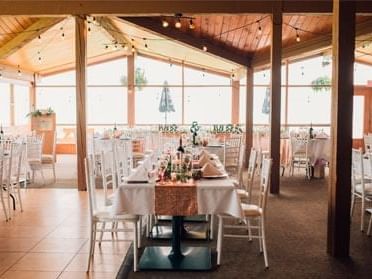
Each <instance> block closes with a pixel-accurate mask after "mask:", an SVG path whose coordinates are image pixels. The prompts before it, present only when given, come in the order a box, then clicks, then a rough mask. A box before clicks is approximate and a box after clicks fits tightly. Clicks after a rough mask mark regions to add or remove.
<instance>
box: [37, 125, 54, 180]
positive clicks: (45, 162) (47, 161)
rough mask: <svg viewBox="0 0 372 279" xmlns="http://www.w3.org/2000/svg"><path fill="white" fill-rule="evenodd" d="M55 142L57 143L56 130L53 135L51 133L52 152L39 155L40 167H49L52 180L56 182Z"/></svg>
mask: <svg viewBox="0 0 372 279" xmlns="http://www.w3.org/2000/svg"><path fill="white" fill-rule="evenodd" d="M56 144H57V131H55V132H54V135H53V147H52V154H42V155H41V164H42V167H43V168H45V167H47V168H51V169H52V170H53V182H56V168H55V161H56Z"/></svg>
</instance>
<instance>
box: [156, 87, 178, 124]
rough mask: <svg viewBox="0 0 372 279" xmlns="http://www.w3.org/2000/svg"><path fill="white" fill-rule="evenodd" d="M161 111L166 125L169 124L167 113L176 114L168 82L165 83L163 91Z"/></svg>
mask: <svg viewBox="0 0 372 279" xmlns="http://www.w3.org/2000/svg"><path fill="white" fill-rule="evenodd" d="M159 111H160V112H164V120H165V124H167V113H168V112H175V109H174V105H173V101H172V98H171V95H170V94H169V87H168V82H167V81H164V85H163V89H162V91H161V97H160V104H159Z"/></svg>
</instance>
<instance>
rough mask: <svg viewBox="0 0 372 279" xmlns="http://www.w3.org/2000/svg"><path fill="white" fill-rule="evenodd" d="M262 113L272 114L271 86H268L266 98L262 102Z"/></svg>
mask: <svg viewBox="0 0 372 279" xmlns="http://www.w3.org/2000/svg"><path fill="white" fill-rule="evenodd" d="M262 113H263V114H270V88H269V87H267V88H266V95H265V99H264V101H263V103H262Z"/></svg>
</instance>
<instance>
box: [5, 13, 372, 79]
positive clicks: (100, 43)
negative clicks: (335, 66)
mask: <svg viewBox="0 0 372 279" xmlns="http://www.w3.org/2000/svg"><path fill="white" fill-rule="evenodd" d="M184 16H188V17H192V18H193V20H192V21H193V24H194V26H195V28H194V29H190V28H189V23H190V22H189V20H190V19H186V18H184V19H181V23H182V27H181V28H180V29H177V28H175V27H174V24H175V22H176V21H177V18H175V17H174V16H166V17H164V16H160V17H151V19H152V20H153V21H154V22H158V23H159V25H161V24H162V20H163V19H166V20H167V21H168V22H169V26H168V27H167V28H169V29H174V30H175V32H184V33H187V34H188V35H190V36H192V37H194V38H196V39H198V40H200V41H201V42H202V39H204V38H205V39H208V40H209V41H212V42H215V43H216V45H218V46H219V47H222V48H224V47H225V48H226V49H229V50H231V49H232V50H234V49H235V50H236V51H237V52H239V53H241V52H244V53H247V54H248V55H249V56H251V57H253V56H254V55H260V54H265V53H267V52H268V51H269V48H270V24H271V22H270V21H271V19H270V17H269V16H268V15H264V14H261V15H226V14H223V15H222V14H219V15H216V14H213V15H184ZM39 19H40V18H35V17H26V16H16V17H10V16H1V17H0V48H1V46H2V45H4V44H5V43H7V42H9V41H10V40H12V39H14V38H15V37H16V36H17V35H18V34H19V32H22V31H23V30H25V29H27V28H28V27H30V26H31V25H32V24H33V23H35V22H36V21H38V20H39ZM129 19H130V18H129ZM370 20H372V17H371V16H358V17H357V22H358V23H361V22H364V21H370ZM114 22H116V25H117V26H118V28H119V29H120V30H121V31H122V32H123V33H124V35H125V32H126V33H128V32H129V31H128V30H130V32H131V33H136V32H137V35H138V36H137V37H142V36H149V37H150V36H154V37H157V38H160V39H159V40H154V41H153V43H152V47H153V48H156V45H157V44H158V45H159V46H158V49H156V52H160V51H161V50H162V49H163V50H164V52H163V53H162V54H163V58H164V56H166V57H167V56H168V57H169V58H173V56H174V58H175V59H182V57H186V56H188V57H191V58H190V59H191V60H192V57H195V60H197V61H201V62H202V63H205V64H208V59H215V60H216V59H217V60H218V58H216V57H213V56H211V55H210V54H208V53H204V52H203V51H202V50H201V49H199V50H197V49H196V50H195V49H194V50H193V51H194V52H193V51H190V50H187V49H186V47H185V45H181V44H179V45H178V46H177V42H175V41H174V40H170V41H168V43H167V40H166V39H162V34H160V33H157V34H153V33H148V31H146V30H144V29H143V28H141V27H139V26H135V25H133V24H132V25H131V26H130V28H129V27H128V26H126V24H125V22H123V21H122V20H121V21H120V20H119V21H116V20H115V18H114ZM283 23H284V26H283V47H286V46H291V45H295V44H296V43H297V42H296V36H297V34H298V35H299V36H300V38H301V42H304V41H307V40H311V39H313V38H316V37H319V36H330V34H331V28H332V17H331V16H329V15H306V16H305V15H285V16H284V18H283ZM90 27H91V28H90V29H91V32H89V38H88V57H89V61H90V62H99V61H103V60H105V59H111V58H115V57H119V56H124V55H126V54H127V53H128V51H124V50H123V49H122V48H120V47H119V48H118V49H114V48H112V47H109V48H105V44H110V43H111V42H112V41H113V40H114V38H113V36H112V32H111V35H110V32H107V31H104V30H102V29H103V28H102V27H100V26H97V25H94V24H93V25H92V24H91V25H90ZM62 33H63V34H64V36H63V38H62ZM41 37H42V43H41V44H40V41H39V40H38V38H35V39H34V40H32V41H30V42H28V43H27V44H26V45H25V46H23V47H21V48H20V49H19V50H17V51H16V52H15V53H13V54H11V55H10V56H9V57H6V58H4V59H1V60H0V64H4V65H12V66H17V65H21V67H23V68H24V69H25V70H30V71H33V72H37V73H41V74H47V73H50V72H55V71H61V70H65V69H71V68H72V67H73V66H74V56H75V53H74V51H75V48H74V20H73V18H72V17H68V18H66V19H65V20H63V21H62V22H59V23H57V24H55V25H54V26H53V27H51V28H50V29H48V30H47V31H46V32H45V33H43V34H42V36H41ZM370 37H372V36H370ZM127 38H128V40H130V36H127ZM137 41H138V42H137V45H136V47H137V48H138V51H139V52H143V53H146V54H148V55H151V48H150V47H149V48H148V49H145V48H144V47H143V46H142V45H143V42H139V41H140V40H137ZM370 41H372V38H371V39H370ZM134 44H136V43H134ZM358 47H359V48H358V52H357V54H356V56H357V59H358V60H359V61H362V62H363V61H364V62H366V63H372V49H371V47H370V43H368V44H367V47H366V46H365V47H364V48H361V46H360V45H359V46H358ZM166 50H169V54H168V53H166ZM39 52H40V53H39ZM203 55H204V56H205V57H204V56H203ZM40 56H41V63H39V62H40V61H39V57H40ZM154 56H156V53H154ZM203 57H204V58H203ZM221 61H222V60H221ZM211 64H213V66H216V67H217V68H218V67H220V68H226V72H231V70H232V69H233V68H234V67H235V69H238V68H239V67H240V66H239V65H236V64H234V63H231V64H229V63H226V61H223V62H221V63H219V62H218V61H213V63H211ZM206 67H208V65H206ZM219 70H221V69H219Z"/></svg>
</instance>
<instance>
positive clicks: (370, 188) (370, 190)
mask: <svg viewBox="0 0 372 279" xmlns="http://www.w3.org/2000/svg"><path fill="white" fill-rule="evenodd" d="M355 191H356V192H358V193H362V184H357V185H356V186H355ZM364 193H365V194H366V195H369V196H372V184H371V183H367V184H364Z"/></svg>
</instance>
